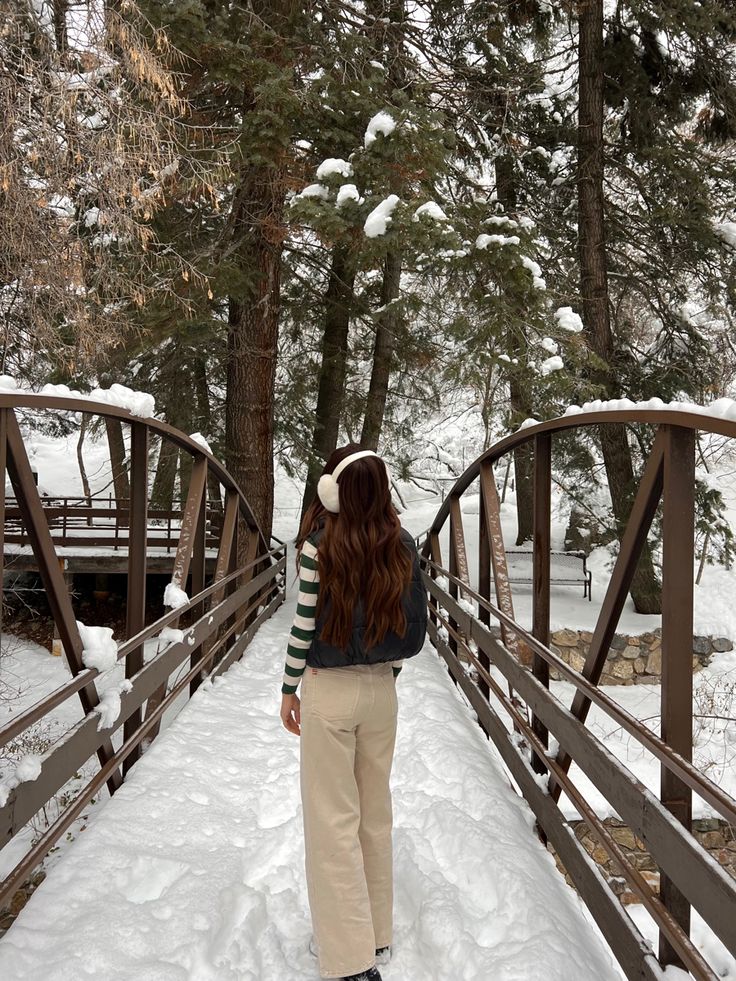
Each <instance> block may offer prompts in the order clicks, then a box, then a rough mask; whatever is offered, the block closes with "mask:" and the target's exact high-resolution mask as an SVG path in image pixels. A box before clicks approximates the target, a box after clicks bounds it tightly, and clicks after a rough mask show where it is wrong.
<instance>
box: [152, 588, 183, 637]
mask: <svg viewBox="0 0 736 981" xmlns="http://www.w3.org/2000/svg"><path fill="white" fill-rule="evenodd" d="M185 595H186V594H185ZM187 602H189V601H188V600H187ZM158 639H159V640H163V641H166V643H167V644H180V643H181V642H182V641H183V640H184V631H183V630H177V629H176V627H164V628H163V630H162V631H161V633H160V634H159V635H158Z"/></svg>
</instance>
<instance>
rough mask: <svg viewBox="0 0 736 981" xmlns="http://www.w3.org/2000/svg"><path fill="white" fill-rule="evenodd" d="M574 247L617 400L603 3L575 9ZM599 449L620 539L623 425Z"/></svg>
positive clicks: (646, 556) (638, 586) (651, 598)
mask: <svg viewBox="0 0 736 981" xmlns="http://www.w3.org/2000/svg"><path fill="white" fill-rule="evenodd" d="M578 33H579V46H580V50H579V83H578V84H579V92H578V103H579V107H578V242H579V250H580V292H581V297H582V307H583V322H584V324H585V331H586V336H587V339H588V343H589V344H590V347H591V349H592V350H593V351H594V352H595V354H597V355H598V357H599V358H600V359H601V360H602V361H603V362H604V363H605V365H606V367H605V368H604V369H602V370H601V372H600V373H599V378H598V380H599V382H600V383H601V384H602V386H603V387H604V388H605V390H606V392H607V393H608V395H609V397H613V396H614V395H616V394H617V393H616V377H615V372H614V370H613V368H612V361H613V354H614V350H613V335H612V333H611V321H610V311H609V304H608V276H607V262H606V237H605V217H604V193H603V179H604V159H603V108H604V107H603V81H604V80H603V0H587V2H584V3H581V4H579V5H578ZM601 448H602V451H603V461H604V464H605V467H606V477H607V479H608V486H609V489H610V493H611V503H612V506H613V513H614V516H615V519H616V524H617V527H618V532H619V538H620V537H621V535H622V534H623V529H624V528H625V527H626V523H627V521H628V517H629V513H630V511H631V503H632V499H633V494H634V490H635V484H634V469H633V464H632V460H631V448H630V447H629V443H628V439H627V436H626V430H625V428H624V427H623V426H611V425H604V426H601ZM631 597H632V599H633V601H634V606H635V607H636V609H637V611H638V612H639V613H659V612H660V611H661V594H660V586H659V583H658V582H657V577H656V575H655V572H654V565H653V563H652V555H651V551H650V549H649V548H648V546H647V545H646V544H645V546H644V548H643V550H642V555H641V559H640V560H639V564H638V566H637V570H636V573H635V575H634V579H633V582H632V585H631Z"/></svg>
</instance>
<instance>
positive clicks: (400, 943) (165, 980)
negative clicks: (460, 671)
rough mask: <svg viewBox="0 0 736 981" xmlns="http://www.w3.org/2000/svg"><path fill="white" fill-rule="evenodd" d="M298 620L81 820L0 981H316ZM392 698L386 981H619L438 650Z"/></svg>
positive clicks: (274, 627) (2, 964) (1, 963)
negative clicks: (285, 676)
mask: <svg viewBox="0 0 736 981" xmlns="http://www.w3.org/2000/svg"><path fill="white" fill-rule="evenodd" d="M292 611H293V607H292V604H288V605H287V606H286V607H284V608H282V610H281V611H280V612H279V613H278V614H277V615H276V616H274V618H273V619H272V620H270V621H269V622H267V623H266V624H265V625H264V626H263V627H262V628H261V629H260V630H259V632H258V634H257V635H256V637H255V639H254V640H253V642H252V643H251V645H250V646H249V648H248V651H247V653H246V655H245V657H244V659H243V661H242V662H237V663H235V664H234V665H233V667H232V668H231V669H230V670H229V671H228V672H227V674H226V675H225V676H224V677H223V678H221V679H217V680H216V682H215V683H214V685H210V686H205V687H204V688H202V689H200V690H199V691H198V692H197V693H196V694H195V695H194V697H193V699H192V701H191V702H190V703H189V704H188V705H187V706H186V707H185V708H184V709H183V711H182V712H181V714H180V715H179V716H178V717H177V718H176V719H175V720H174V722H173V723H172V725H171V727H170V728H169V729H167V730H166V731H165V732H163V733H162V734H161V736H160V737H159V738H158V739H157V740H156V741H155V742H154V743H153V744H152V746H151V748H150V749H149V751H148V752H147V753H146V755H145V756H144V757H143V758H142V760H141V761H140V762H139V763H138V764H137V765H136V766H135V767H134V768H133V770H132V771H131V772H130V774H129V776H128V778H127V780H126V782H125V783H124V784H123V785H122V787H121V788H120V789H119V790H118V792H117V793H116V794H115V796H114V797H113V798H112V799H111V800H110V801H108V802H107V803H105V805H104V806H103V807H102V808H100V810H99V812H98V813H97V814H96V815H95V816H94V817H93V818H92V819H91V820H90V826H89V828H88V830H86V831H85V833H84V834H83V835H81V836H80V837H79V840H78V841H76V842H75V843H74V845H73V847H71V848H69V849H68V850H67V851H66V852H65V854H64V855H63V857H62V858H61V859H60V860H59V861H58V863H57V864H56V865H55V866H54V867H53V868H52V869H51V871H50V873H49V875H48V877H47V879H46V880H45V882H44V883H43V884H42V885H41V886H40V887H39V888H38V889H37V891H36V892H35V893H34V894H33V896H32V897H31V899H30V901H29V902H28V904H27V906H26V908H25V909H24V910H23V911H22V912H21V914H20V915H19V917H18V919H17V921H16V922H15V924H14V925H13V927H12V929H11V930H10V931H9V933H8V934H7V935H6V936H5V937H4V938H3V939H2V940H0V977H3V978H8V979H11V978H12V979H13V981H24V979H27V981H80V979H82V978H85V977H94V978H95V979H101V981H133V979H135V981H215V979H216V981H296V979H297V978H311V977H314V978H317V976H318V971H317V966H316V961H315V960H314V958H313V957H312V956H311V955H310V954H309V952H308V948H307V944H308V940H309V937H310V922H309V913H308V906H307V895H306V887H305V882H304V873H303V868H304V864H303V863H304V855H303V842H302V827H301V814H300V801H299V779H298V767H299V744H298V740H297V739H296V738H295V737H294V736H292V735H290V734H289V733H287V732H286V730H284V729H283V727H282V726H281V722H280V719H279V715H278V707H279V694H278V692H279V688H280V676H281V671H282V662H283V651H284V648H285V637H286V632H287V630H288V626H289V623H290V617H291V613H292ZM399 686H400V698H399V701H400V717H399V734H398V739H397V748H396V757H395V762H394V770H393V774H392V787H393V795H394V812H395V829H394V843H395V882H396V897H395V935H394V945H395V953H394V958H393V960H392V962H391V963H390V964H389V965H388V966H386V967H385V968H382V972H383V975H384V978H385V981H450V979H452V981H455V979H466V981H487V979H491V978H492V979H493V981H537V979H540V981H541V979H544V981H558V979H559V981H589V979H591V978H596V979H599V981H608V979H619V978H621V976H622V975H621V974H620V971H619V969H618V968H617V967H614V966H613V961H612V958H611V956H610V955H609V953H608V951H607V949H606V948H605V947H604V945H603V942H602V941H601V940H599V939H598V934H597V932H596V931H595V930H594V929H593V928H592V926H591V923H590V921H589V919H588V918H587V917H586V915H585V914H584V912H583V906H582V904H581V903H580V901H579V900H578V898H577V896H576V894H575V893H574V892H573V891H572V890H571V889H570V888H569V887H568V886H567V885H566V884H565V881H564V879H563V878H562V876H561V875H560V874H559V873H558V872H557V870H556V869H555V866H554V862H553V860H552V858H551V856H550V855H549V854H548V853H547V852H546V851H545V850H544V848H543V846H542V845H541V844H540V843H539V841H538V839H537V837H536V836H535V834H534V832H533V824H534V820H533V816H532V812H531V811H530V809H529V807H528V806H527V804H526V803H525V802H524V801H523V800H522V799H521V798H519V797H518V796H517V795H516V794H515V793H514V792H513V791H512V789H511V787H510V785H509V782H508V780H507V778H506V776H505V774H504V771H503V769H502V766H501V763H500V761H499V758H498V757H497V755H496V752H495V750H494V748H493V745H492V744H491V743H489V742H488V741H487V740H486V738H485V736H484V735H483V733H482V731H481V730H480V728H479V727H478V725H477V723H476V721H475V719H474V717H473V715H472V713H471V712H470V710H469V709H468V708H467V706H466V705H465V703H464V701H463V699H462V697H461V695H460V694H459V693H458V691H457V690H456V689H455V688H454V687H453V686H452V685H451V684H449V682H448V678H447V673H446V670H445V668H444V666H443V662H442V661H441V660H440V658H439V657H438V656H437V654H436V652H435V651H434V649H433V648H431V647H430V646H429V645H428V646H427V647H426V648H425V650H424V651H423V652H422V653H421V654H420V655H419V656H418V657H416V658H414V659H413V660H412V661H411V662H409V663H408V664H407V666H406V668H405V670H404V672H403V673H402V675H401V677H400V679H399ZM93 811H94V808H93Z"/></svg>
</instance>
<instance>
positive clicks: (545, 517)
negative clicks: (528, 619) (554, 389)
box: [532, 433, 552, 773]
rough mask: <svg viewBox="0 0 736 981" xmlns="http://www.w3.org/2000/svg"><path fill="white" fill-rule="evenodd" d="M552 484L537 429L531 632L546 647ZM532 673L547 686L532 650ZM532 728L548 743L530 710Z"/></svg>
mask: <svg viewBox="0 0 736 981" xmlns="http://www.w3.org/2000/svg"><path fill="white" fill-rule="evenodd" d="M551 484H552V437H551V436H550V434H549V433H540V434H539V435H538V436H535V437H534V593H533V600H532V604H533V605H532V634H533V635H534V637H535V638H536V639H537V640H538V641H539V642H540V643H542V644H544V646H545V647H549V607H550V596H549V580H550V541H551V538H550V513H551ZM532 673H533V674H534V677H535V678H537V680H538V681H540V682H541V683H542V684H543V685H544V686H545V688H549V664H548V663H547V662H546V661H545V660H544V658H543V657H540V656H539V655H538V654H534V656H533V658H532ZM532 730H533V731H534V734H535V735H536V736H537V738H538V739H539V741H540V742H541V743H542V745H544V746H545V747H546V746H547V745H548V736H547V729H546V727H545V726H544V725H543V724H542V722H541V721H540V720H539V719H538V718H537V717H536V715H534V714H532ZM532 766H533V767H534V769H535V770H536V772H537V773H546V772H547V767H546V766H545V765H544V762H543V761H542V760H541V759H540V758H539V756H538V755H537V754H536V753H533V754H532Z"/></svg>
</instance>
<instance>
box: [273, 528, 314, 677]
mask: <svg viewBox="0 0 736 981" xmlns="http://www.w3.org/2000/svg"><path fill="white" fill-rule="evenodd" d="M318 594H319V570H318V568H317V549H316V548H315V546H314V545H312V543H311V542H310V541H309V540H307V541H305V542H304V545H303V546H302V554H301V559H300V562H299V595H298V597H297V603H296V614H295V616H294V622H293V623H292V625H291V633H290V634H289V642H288V645H287V647H286V665H285V667H284V677H283V683H282V685H281V691H282V693H283V694H284V695H293V694H294V692H295V691H296V690H297V687H298V685H299V682H300V681H301V677H302V675H303V674H304V668H305V667H306V665H307V652H308V650H309V648H310V647H311V644H312V639H313V637H314V634H315V629H316V626H315V612H316V608H317V596H318Z"/></svg>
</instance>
